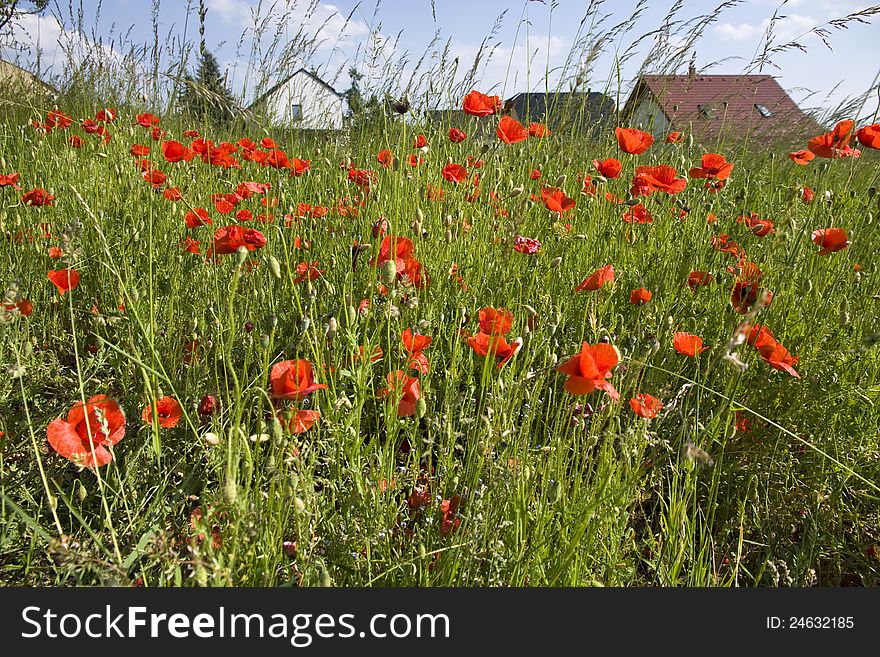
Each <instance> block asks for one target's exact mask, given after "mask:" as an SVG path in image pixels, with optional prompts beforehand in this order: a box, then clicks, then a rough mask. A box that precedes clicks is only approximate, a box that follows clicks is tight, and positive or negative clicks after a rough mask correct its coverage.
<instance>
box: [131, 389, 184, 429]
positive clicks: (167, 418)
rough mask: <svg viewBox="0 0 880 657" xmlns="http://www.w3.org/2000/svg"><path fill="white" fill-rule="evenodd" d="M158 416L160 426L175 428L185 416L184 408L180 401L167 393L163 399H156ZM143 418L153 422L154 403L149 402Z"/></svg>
mask: <svg viewBox="0 0 880 657" xmlns="http://www.w3.org/2000/svg"><path fill="white" fill-rule="evenodd" d="M156 417H157V418H158V420H159V426H160V427H164V428H166V429H173V428H174V427H176V426H177V423H178V422H180V418H181V417H183V409H182V408H181V407H180V403H179V402H178V401H177V400H176V399H175V398H174V397H169V396H168V395H165V396H164V397H162V399H157V400H156ZM141 419H142V420H143V421H144V422H146V423H147V424H150V423H152V422H153V405H152V404H147V405H146V406H144V410H143V412H142V413H141Z"/></svg>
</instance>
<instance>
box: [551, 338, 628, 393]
mask: <svg viewBox="0 0 880 657" xmlns="http://www.w3.org/2000/svg"><path fill="white" fill-rule="evenodd" d="M619 360H620V354H619V353H618V351H617V349H616V348H614V347H613V346H611V345H610V344H606V343H604V342H600V343H599V344H595V345H590V344H588V343H586V342H583V343H582V344H581V351H580V353H579V354H577V355H575V356H573V357H572V358H569V359H568V360H567V361H565V362H564V363H562V364H561V365H559V366H558V367H557V368H556V370H557V371H559V372H562V373H563V374H567V375H568V380H566V382H565V389H566V390H568V392H570V393H571V394H573V395H588V394H590V393H591V392H593V391H594V390H604V391H605V392H607V393H608V396H609V397H611V399H613V400H614V401H617V400H618V399H620V395H619V394H618V393H617V390H615V389H614V386H612V385H611V382H610V381H608V379H610V378H611V370H612V369H614V367H615V365H617V363H618V361H619Z"/></svg>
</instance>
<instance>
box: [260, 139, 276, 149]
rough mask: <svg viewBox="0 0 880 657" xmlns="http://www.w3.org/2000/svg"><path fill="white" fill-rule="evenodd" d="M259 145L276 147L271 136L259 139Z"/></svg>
mask: <svg viewBox="0 0 880 657" xmlns="http://www.w3.org/2000/svg"><path fill="white" fill-rule="evenodd" d="M260 146H262V147H263V148H278V144H276V143H275V140H274V139H272V138H271V137H263V138H262V139H261V140H260Z"/></svg>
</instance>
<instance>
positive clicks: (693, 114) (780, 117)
mask: <svg viewBox="0 0 880 657" xmlns="http://www.w3.org/2000/svg"><path fill="white" fill-rule="evenodd" d="M646 96H652V97H653V99H654V100H656V102H657V104H658V105H659V106H660V108H661V109H662V110H663V112H664V114H666V117H667V118H668V119H669V122H670V123H671V125H672V127H673V128H675V129H677V130H687V131H690V132H692V133H693V134H694V135H695V136H697V137H702V138H704V139H713V138H717V137H721V136H722V135H727V136H731V137H755V136H758V135H761V136H768V137H771V136H773V137H785V136H794V135H795V134H799V135H802V134H813V133H816V132H817V131H820V130H821V129H820V128H819V126H818V124H817V122H816V121H815V119H813V118H811V117H809V116H807V115H806V114H805V113H804V112H803V111H802V110H801V109H800V108H799V107H798V106H797V105H796V104H795V102H794V101H793V100H792V99H791V98H790V97H789V95H788V94H787V93H785V90H784V89H783V88H782V87H781V86H779V83H778V82H777V81H776V79H775V78H773V77H771V76H769V75H694V76H688V75H643V76H641V78H640V79H639V80H638V82H637V83H636V86H635V88H634V89H633V92H632V93H631V94H630V97H629V99H628V100H627V102H626V105H625V106H624V110H623V114H624V116H631V115H632V112H633V111H635V109H636V107H637V105H638V102H639V101H640V100H641V99H642V98H644V97H646Z"/></svg>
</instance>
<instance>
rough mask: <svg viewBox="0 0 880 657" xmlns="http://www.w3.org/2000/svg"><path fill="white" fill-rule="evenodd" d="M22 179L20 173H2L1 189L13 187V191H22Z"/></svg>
mask: <svg viewBox="0 0 880 657" xmlns="http://www.w3.org/2000/svg"><path fill="white" fill-rule="evenodd" d="M20 177H21V174H18V173H7V174H2V173H0V187H6V186H9V187H12V188H13V189H21V186H20V185H19V184H18V179H19V178H20Z"/></svg>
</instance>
